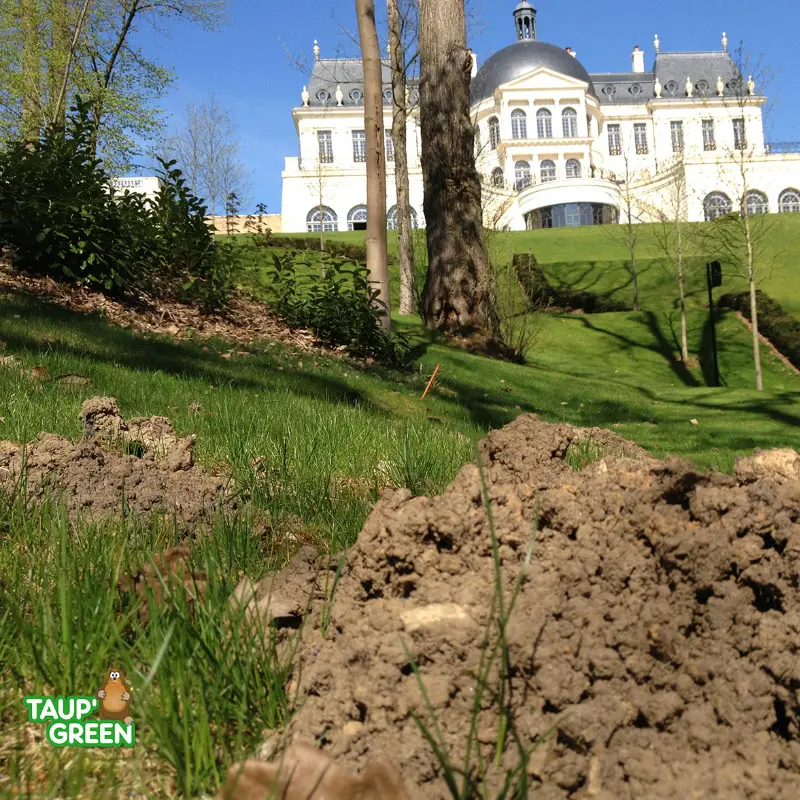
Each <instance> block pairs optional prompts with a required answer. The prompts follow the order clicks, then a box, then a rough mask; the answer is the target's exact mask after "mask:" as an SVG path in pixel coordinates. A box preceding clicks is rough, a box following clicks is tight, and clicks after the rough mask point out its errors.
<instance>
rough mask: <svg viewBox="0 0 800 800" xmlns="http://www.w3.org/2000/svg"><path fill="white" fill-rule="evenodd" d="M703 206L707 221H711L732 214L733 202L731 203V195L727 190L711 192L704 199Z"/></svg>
mask: <svg viewBox="0 0 800 800" xmlns="http://www.w3.org/2000/svg"><path fill="white" fill-rule="evenodd" d="M703 208H704V209H705V212H706V222H711V221H712V220H715V219H719V217H724V216H725V215H726V214H730V213H731V211H733V203H731V199H730V197H728V195H726V194H725V192H711V194H710V195H708V196H707V197H706V199H705V200H703Z"/></svg>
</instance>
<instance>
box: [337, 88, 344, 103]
mask: <svg viewBox="0 0 800 800" xmlns="http://www.w3.org/2000/svg"><path fill="white" fill-rule="evenodd" d="M342 100H344V92H342V87H341V86H340V85H339V84H338V83H337V84H336V105H337V106H340V105H341V104H342Z"/></svg>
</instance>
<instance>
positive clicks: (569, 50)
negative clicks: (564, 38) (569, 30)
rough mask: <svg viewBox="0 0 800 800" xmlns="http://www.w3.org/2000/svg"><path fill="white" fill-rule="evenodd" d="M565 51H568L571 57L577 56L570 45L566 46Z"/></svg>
mask: <svg viewBox="0 0 800 800" xmlns="http://www.w3.org/2000/svg"><path fill="white" fill-rule="evenodd" d="M567 52H568V53H569V54H570V55H571V56H572V57H573V58H577V57H578V54H577V53H576V52H575V51H574V50H573V49H572V48H571V47H568V48H567Z"/></svg>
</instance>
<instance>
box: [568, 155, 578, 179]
mask: <svg viewBox="0 0 800 800" xmlns="http://www.w3.org/2000/svg"><path fill="white" fill-rule="evenodd" d="M567 177H568V178H580V177H581V162H580V161H578V159H577V158H570V159H569V160H568V161H567Z"/></svg>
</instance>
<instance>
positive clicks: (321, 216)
mask: <svg viewBox="0 0 800 800" xmlns="http://www.w3.org/2000/svg"><path fill="white" fill-rule="evenodd" d="M337 223H338V220H337V217H336V212H335V211H334V210H333V209H332V208H328V207H327V206H314V208H312V209H311V211H309V212H308V216H307V217H306V229H307V230H308V232H309V233H319V232H320V231H325V232H333V231H335V230H336V229H337V227H338V224H337Z"/></svg>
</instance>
